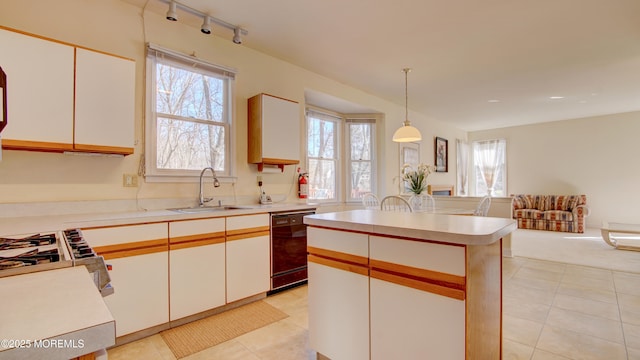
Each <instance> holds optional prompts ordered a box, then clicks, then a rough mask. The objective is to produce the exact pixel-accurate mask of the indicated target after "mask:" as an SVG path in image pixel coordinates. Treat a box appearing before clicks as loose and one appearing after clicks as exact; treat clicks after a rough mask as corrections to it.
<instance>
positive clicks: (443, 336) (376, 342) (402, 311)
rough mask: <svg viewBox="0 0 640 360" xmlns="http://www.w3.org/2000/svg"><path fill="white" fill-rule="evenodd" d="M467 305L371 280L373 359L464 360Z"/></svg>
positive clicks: (385, 282)
mask: <svg viewBox="0 0 640 360" xmlns="http://www.w3.org/2000/svg"><path fill="white" fill-rule="evenodd" d="M464 343H465V304H464V301H461V300H457V299H451V298H448V297H446V296H442V295H437V294H432V293H430V292H426V291H422V290H417V289H412V288H410V287H406V286H402V285H398V284H394V283H390V282H387V281H382V280H378V279H373V278H372V279H371V359H375V360H386V359H412V358H414V356H415V355H416V354H423V355H424V359H448V360H455V359H460V360H464V358H465V347H464Z"/></svg>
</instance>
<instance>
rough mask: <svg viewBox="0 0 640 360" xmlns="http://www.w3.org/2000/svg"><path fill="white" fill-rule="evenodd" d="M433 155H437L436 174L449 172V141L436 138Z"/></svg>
mask: <svg viewBox="0 0 640 360" xmlns="http://www.w3.org/2000/svg"><path fill="white" fill-rule="evenodd" d="M433 153H434V154H435V161H434V163H435V165H436V172H448V171H449V141H448V140H447V139H444V138H441V137H436V139H435V144H434V149H433Z"/></svg>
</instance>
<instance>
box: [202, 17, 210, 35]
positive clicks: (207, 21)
mask: <svg viewBox="0 0 640 360" xmlns="http://www.w3.org/2000/svg"><path fill="white" fill-rule="evenodd" d="M200 31H202V33H203V34H207V35H209V34H211V18H210V17H208V16H205V17H204V20H203V21H202V26H201V27H200Z"/></svg>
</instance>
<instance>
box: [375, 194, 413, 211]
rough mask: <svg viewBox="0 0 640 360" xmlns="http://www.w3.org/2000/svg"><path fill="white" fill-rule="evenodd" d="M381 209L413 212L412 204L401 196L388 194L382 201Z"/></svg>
mask: <svg viewBox="0 0 640 360" xmlns="http://www.w3.org/2000/svg"><path fill="white" fill-rule="evenodd" d="M380 210H383V211H399V212H412V209H411V204H409V202H408V201H407V200H405V199H404V198H401V197H400V196H394V195H391V196H387V197H385V198H384V199H382V201H381V202H380Z"/></svg>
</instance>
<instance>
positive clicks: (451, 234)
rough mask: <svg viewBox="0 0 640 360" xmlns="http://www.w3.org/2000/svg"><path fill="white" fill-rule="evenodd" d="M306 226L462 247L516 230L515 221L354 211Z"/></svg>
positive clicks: (317, 218)
mask: <svg viewBox="0 0 640 360" xmlns="http://www.w3.org/2000/svg"><path fill="white" fill-rule="evenodd" d="M304 223H305V224H308V225H312V226H322V227H328V228H334V229H338V230H351V231H361V232H365V233H370V234H379V235H388V236H401V237H407V238H413V239H418V240H434V241H440V242H446V243H451V244H460V245H489V244H492V243H494V242H496V241H498V240H499V239H500V238H502V237H504V236H506V235H507V234H509V233H511V232H513V231H515V230H516V228H517V224H516V222H515V220H512V219H505V218H494V217H482V216H461V215H442V214H433V213H425V212H420V213H404V212H393V211H379V210H352V211H343V212H333V213H324V214H316V215H310V216H305V218H304Z"/></svg>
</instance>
